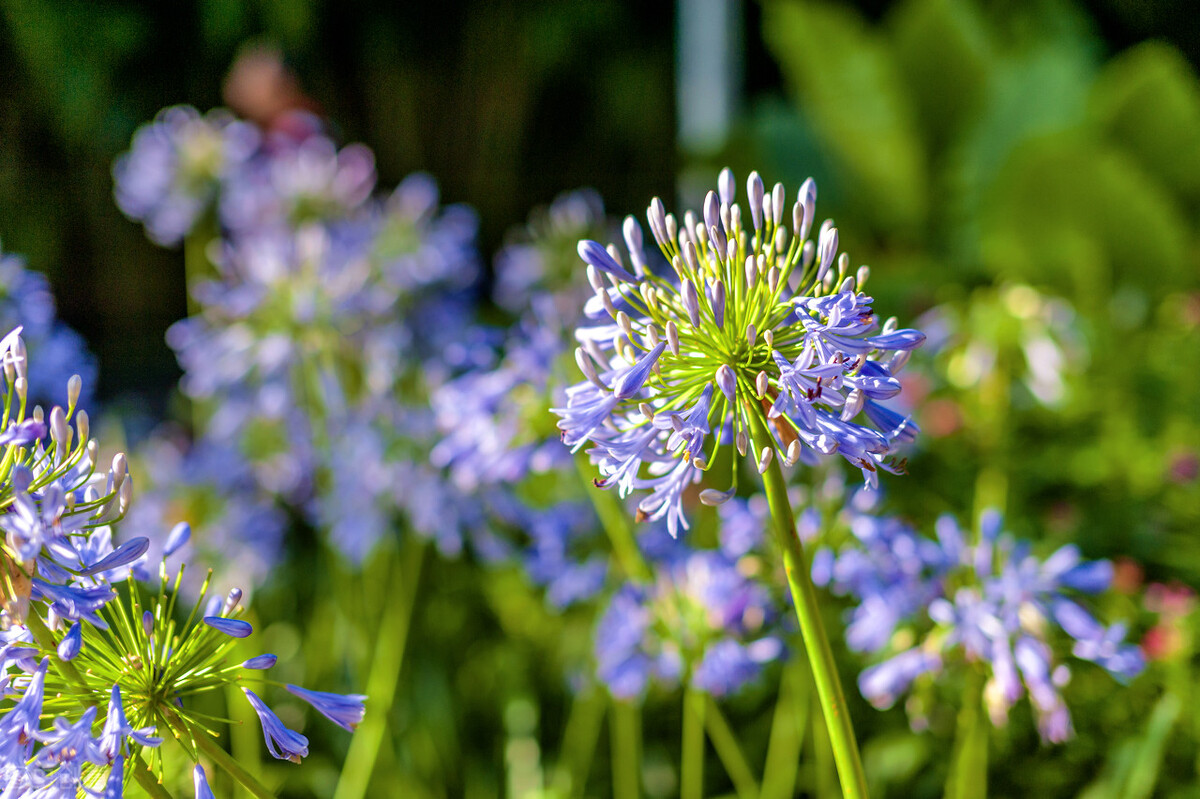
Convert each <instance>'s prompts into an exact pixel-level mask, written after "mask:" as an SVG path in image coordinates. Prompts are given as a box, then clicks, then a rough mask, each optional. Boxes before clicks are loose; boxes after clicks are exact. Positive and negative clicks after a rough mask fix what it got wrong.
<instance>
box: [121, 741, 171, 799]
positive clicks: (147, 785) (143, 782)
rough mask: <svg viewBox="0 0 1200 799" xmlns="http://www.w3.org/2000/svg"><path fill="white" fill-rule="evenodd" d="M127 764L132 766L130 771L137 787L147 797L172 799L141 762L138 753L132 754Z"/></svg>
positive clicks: (144, 763) (144, 762)
mask: <svg viewBox="0 0 1200 799" xmlns="http://www.w3.org/2000/svg"><path fill="white" fill-rule="evenodd" d="M129 762H130V764H131V765H132V768H131V769H130V770H131V771H132V772H133V778H134V779H135V780H137V784H138V785H140V786H142V790H143V791H145V792H146V793H147V795H149V796H152V797H154V799H173V797H172V796H171V792H170V791H168V790H167V788H166V786H164V785H163V784H162V783H161V782H159V781H158V778H157V777H155V776H154V774H153V773H151V771H150V767H149V766H147V765H146V761H144V760H142V755H141V753H140V752H134V753H133V755H132V756H131V757H130V758H129Z"/></svg>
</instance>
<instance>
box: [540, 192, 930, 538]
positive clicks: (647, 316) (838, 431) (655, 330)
mask: <svg viewBox="0 0 1200 799" xmlns="http://www.w3.org/2000/svg"><path fill="white" fill-rule="evenodd" d="M719 187H720V191H719V193H718V192H709V193H708V196H707V197H706V198H705V202H704V209H703V214H702V215H701V216H699V217H698V216H697V215H695V214H694V213H692V212H690V211H689V212H688V213H686V214H685V215H684V218H683V221H682V223H680V222H678V221H677V220H676V218H675V217H674V216H672V215H670V214H667V213H666V210H665V208H664V207H663V204H662V202H661V201H660V200H658V199H655V200H654V201H653V202H652V203H651V205H650V208H649V211H648V214H647V219H648V221H649V223H650V230H651V233H652V235H653V237H654V241H655V242H656V243H657V245H658V248H659V250H660V251H661V253H662V254H663V256H664V257H665V258H666V260H667V262H668V263H669V264H670V265H671V271H670V272H669V273H667V274H665V275H662V274H658V273H657V272H656V271H655V269H654V268H653V267H652V265H651V263H650V260H649V259H648V257H647V255H646V253H645V251H644V249H643V234H642V229H641V226H640V225H639V224H638V223H637V221H636V220H635V219H633V218H632V217H629V218H627V219H626V220H625V225H624V229H623V230H624V238H625V245H626V251H627V256H628V262H627V264H628V265H626V262H625V256H623V255H622V253H621V251H620V250H619V249H618V248H617V247H616V246H613V245H610V246H609V247H608V248H606V247H604V246H603V245H601V244H599V243H597V242H595V241H590V240H586V241H581V242H580V243H579V248H578V249H579V255H580V257H581V258H582V259H583V261H584V262H585V263H586V264H587V272H588V279H589V282H590V283H591V286H592V289H593V290H594V292H595V294H594V296H593V297H592V298H591V299H590V300H588V302H587V304H586V305H585V308H584V311H585V315H586V317H587V322H586V323H585V324H584V325H582V326H580V327H579V329H578V330H577V331H576V338H577V339H578V342H579V347H578V348H577V350H576V353H575V355H576V361H577V363H578V365H579V367H580V369H581V370H582V371H583V373H584V375H585V376H586V378H587V379H586V380H585V381H584V382H582V383H579V384H577V385H575V386H572V387H571V388H570V389H568V391H567V402H566V404H565V405H564V406H562V407H559V408H555V409H554V410H555V412H556V413H557V414H559V415H560V416H561V417H562V419H561V421H560V422H559V427H560V428H561V429H562V435H563V441H564V442H565V443H566V444H568V445H569V446H571V447H572V448H574V449H576V450H577V449H579V448H580V447H583V446H584V445H585V444H587V443H589V442H590V443H591V445H592V447H591V449H590V454H591V458H592V460H593V462H594V463H596V465H597V466H598V468H599V470H600V474H601V476H602V477H601V479H600V480H599V481H598V484H599V485H601V486H602V487H605V488H611V487H614V486H615V487H617V488H618V490H619V491H620V493H621V494H622V495H623V496H624V495H628V494H629V493H631V492H633V491H649V492H650V494H649V496H647V497H645V498H644V499H642V501H641V502H640V503H639V506H638V510H639V516H640V517H641V518H645V519H662V518H665V519H666V520H667V527H668V529H669V530H670V532H671V533H672V535H674V534H677V533H678V530H679V529H680V527H683V528H686V527H687V526H688V523H687V520H686V518H685V514H684V508H683V502H684V495H685V492H686V491H687V490H688V489H689V488H690V487H691V486H693V485H694V484H696V483H698V482H700V480H701V479H702V478H703V477H704V475H705V473H706V472H707V471H709V470H710V469H711V467H712V465H713V464H715V463H717V462H718V461H717V458H716V457H715V454H716V450H717V449H718V448H720V447H722V446H724V445H725V444H726V443H732V444H734V445H735V446H736V448H737V451H738V453H739V454H741V455H747V454H749V455H750V456H751V457H752V458H753V460H754V461H755V463H756V464H757V465H758V468H759V470H760V471H765V470H766V469H767V468H768V467H769V466H770V463H771V461H772V460H773V459H774V458H775V457H779V458H781V459H782V460H783V461H784V462H785V463H788V464H792V463H795V462H796V461H799V460H801V459H803V460H805V461H806V462H815V460H816V459H817V458H818V457H819V456H828V455H833V454H839V455H841V456H842V457H843V458H845V459H846V460H848V461H849V462H850V463H852V464H854V465H855V466H857V467H858V468H860V469H861V470H862V473H863V475H864V477H865V479H866V482H867V484H868V485H871V486H874V485H876V484H877V483H878V472H879V471H880V470H886V471H892V472H899V471H902V470H903V467H904V462H903V460H899V459H897V457H896V452H897V450H898V448H899V447H900V446H901V445H902V444H904V443H905V442H907V441H910V440H912V439H913V438H914V437H915V435H916V433H917V428H916V426H915V425H914V424H913V422H912V420H911V419H909V418H906V417H904V416H902V415H900V414H898V413H896V412H895V411H892V410H890V409H888V408H887V407H886V406H885V405H883V404H882V403H883V401H884V400H887V399H888V398H891V397H894V396H895V395H896V394H898V393H899V392H900V382H899V380H897V379H896V377H895V373H896V372H898V371H899V370H900V369H901V368H902V367H903V366H904V364H905V363H906V361H907V360H908V357H909V355H910V354H911V352H912V350H913V349H914V348H915V347H917V346H918V345H920V343H921V342H922V341H923V340H924V336H923V335H922V334H921V333H919V332H917V331H916V330H902V329H898V328H897V326H896V324H895V322H894V321H891V320H889V321H888V322H885V323H883V324H882V325H881V324H880V322H879V319H878V317H876V315H875V314H874V312H873V311H872V309H871V303H872V299H871V297H869V296H867V295H866V294H864V293H863V291H862V289H863V286H864V284H865V282H866V279H867V275H868V270H867V269H866V268H865V267H861V268H859V269H858V270H857V271H856V272H853V273H852V272H850V261H849V256H847V255H845V254H842V255H841V256H838V254H837V250H838V233H837V228H835V227H833V223H832V222H831V221H826V222H825V223H824V224H823V225H822V226H821V228H820V231H819V234H818V237H817V241H816V242H815V243H814V242H812V241H809V240H808V236H809V233H810V232H811V229H812V222H813V214H814V212H815V203H816V185H815V184H814V183H813V182H812V181H811V180H808V181H806V182H805V183H804V185H803V186H801V188H800V192H799V197H798V199H797V200H796V201H795V203H794V204H793V205H792V209H791V210H792V213H791V216H790V219H789V221H790V223H791V224H790V227H789V226H788V225H785V221H784V211H785V190H784V187H783V185H782V184H776V185H775V187H774V189H773V190H772V191H771V192H770V193H767V192H766V191H765V190H764V187H763V184H762V181H761V179H760V178H759V176H758V174H757V173H752V174H751V176H750V179H749V181H748V182H747V193H748V195H749V196H748V198H747V210H748V213H749V217H750V218H749V219H744V218H743V212H742V209H741V206H739V205H738V204H737V203H736V202H735V189H734V179H733V175H732V174H731V173H730V172H729V171H728V170H724V171H723V172H722V173H721V176H720V180H719ZM733 462H734V464H735V466H734V469H733V475H732V476H731V477H730V481H731V482H733V481H735V480H736V473H737V469H736V459H733ZM735 489H736V484H735V485H734V486H733V487H732V488H730V490H728V491H720V490H717V489H709V490H707V491H704V492H702V493H701V499H702V501H705V502H707V503H709V504H720V503H721V502H722V501H725V500H727V499H728V498H729V497H731V496H733V493H734V490H735Z"/></svg>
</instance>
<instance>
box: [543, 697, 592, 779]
mask: <svg viewBox="0 0 1200 799" xmlns="http://www.w3.org/2000/svg"><path fill="white" fill-rule="evenodd" d="M603 721H604V695H603V694H602V693H601V692H600V691H598V690H593V691H592V692H591V693H589V694H587V695H586V696H576V697H575V699H574V700H573V701H572V703H571V713H570V715H569V716H568V717H567V725H566V729H565V730H564V731H563V738H562V740H563V743H562V752H561V754H560V755H559V759H558V764H557V765H556V766H555V769H554V778H553V780H552V782H551V788H552V793H553V794H554V795H555V796H571V797H577V796H583V789H584V786H585V785H586V784H587V777H588V771H590V770H591V766H592V760H593V758H594V755H595V753H596V742H597V740H598V739H599V737H600V725H601V723H602V722H603Z"/></svg>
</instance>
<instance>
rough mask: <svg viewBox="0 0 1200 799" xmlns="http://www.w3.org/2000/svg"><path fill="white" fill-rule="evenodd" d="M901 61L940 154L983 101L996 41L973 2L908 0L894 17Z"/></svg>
mask: <svg viewBox="0 0 1200 799" xmlns="http://www.w3.org/2000/svg"><path fill="white" fill-rule="evenodd" d="M889 27H890V28H891V30H892V42H893V49H894V51H895V55H896V63H897V65H898V67H899V69H900V71H901V73H902V74H903V76H904V79H905V84H906V86H907V87H908V89H909V92H910V94H911V96H912V99H913V103H914V106H915V108H916V111H917V119H918V124H919V125H920V127H921V129H922V130H923V131H924V132H925V134H926V136H927V137H928V138H929V145H930V151H931V154H935V153H936V151H937V150H939V149H940V148H941V147H942V146H944V144H945V143H946V142H947V141H948V140H949V139H951V137H953V136H954V134H955V133H957V132H958V131H959V130H961V129H962V127H963V125H964V124H966V123H967V122H968V121H969V120H971V119H973V118H974V117H975V115H976V114H977V113H978V112H979V110H980V109H981V108H982V107H983V103H984V100H985V92H986V89H987V70H988V67H989V65H990V62H991V60H992V58H993V54H992V52H991V50H992V45H991V42H990V41H989V38H988V32H987V31H986V29H985V26H984V24H983V20H981V19H980V17H979V15H978V13H977V12H976V9H975V6H974V4H973V3H970V2H954V1H952V0H905V1H904V2H902V3H900V4H899V5H897V6H896V8H895V9H894V10H893V11H892V14H891V17H890V18H889Z"/></svg>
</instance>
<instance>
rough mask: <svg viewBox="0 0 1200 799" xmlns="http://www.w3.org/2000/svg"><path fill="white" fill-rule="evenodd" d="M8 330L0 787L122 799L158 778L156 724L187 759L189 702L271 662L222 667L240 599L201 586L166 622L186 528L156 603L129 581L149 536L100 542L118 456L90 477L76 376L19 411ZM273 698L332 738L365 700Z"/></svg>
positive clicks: (119, 488)
mask: <svg viewBox="0 0 1200 799" xmlns="http://www.w3.org/2000/svg"><path fill="white" fill-rule="evenodd" d="M19 333H20V328H18V329H16V330H13V331H12V332H11V333H9V334H8V335H7V336H5V337H4V338H3V340H0V363H2V365H3V372H4V379H5V382H6V385H7V391H6V392H5V395H4V410H3V417H2V422H0V447H3V452H4V456H3V458H2V459H0V509H2V510H3V513H2V514H0V530H3V532H4V540H3V547H2V548H0V600H2V601H3V602H2V607H0V688H3V690H4V693H5V696H6V700H7V701H6V702H5V704H4V707H3V708H2V709H0V785H3V786H4V795H5V796H31V797H32V796H63V797H66V796H70V797H74V796H77V795H81V793H82V792H86V793H88V794H89V795H97V796H98V795H104V796H106V797H120V796H121V795H123V791H124V788H125V786H126V785H127V783H128V782H129V781H130V779H137V780H138V781H139V782H141V781H144V780H157V781H161V778H162V768H161V765H160V766H159V768H158V769H157V776H156V775H155V773H154V771H155V769H154V768H153V764H154V763H155V762H159V763H161V760H160V759H157V758H158V755H157V751H156V750H157V747H159V745H160V744H161V743H162V740H163V737H162V735H161V733H163V732H166V731H168V730H169V731H170V732H171V733H172V734H173V736H174V737H175V738H176V739H178V740H179V741H180V742H181V744H182V745H183V746H184V748H185V750H187V752H188V753H189V755H190V756H192V757H193V759H196V758H197V757H198V756H199V755H198V752H201V751H205V748H206V747H210V748H211V747H213V746H214V744H212V743H211V741H210V728H209V722H210V721H211V716H209V715H207V714H206V713H203V712H200V711H199V710H197V709H195V707H194V702H195V697H196V696H198V695H202V694H205V693H208V692H212V691H217V690H221V689H223V688H224V687H225V686H228V685H232V684H241V683H243V682H245V681H246V680H247V679H248V675H249V676H250V677H253V678H254V679H257V677H255V676H254V675H258V674H259V673H260V672H261V671H262V670H263V669H266V668H269V667H270V666H271V665H273V664H274V662H275V657H274V656H273V655H260V656H258V657H254V658H251V659H250V660H248V661H245V662H239V663H236V664H235V663H230V662H229V661H230V657H229V656H230V654H231V650H232V649H233V647H234V646H235V644H236V643H237V642H238V641H239V640H241V639H243V638H246V637H247V636H248V635H250V633H251V632H252V628H251V625H250V624H249V623H247V622H245V621H243V620H241V619H240V618H238V617H239V616H240V614H241V605H240V602H241V596H242V592H241V591H240V590H237V589H235V590H233V591H231V592H230V593H229V595H228V596H227V597H224V598H221V597H213V598H211V599H208V598H207V594H208V585H209V581H208V580H206V581H205V583H204V585H203V587H202V588H201V589H200V592H199V598H198V599H197V601H196V603H195V604H194V606H193V607H192V609H191V611H190V613H188V614H187V615H186V618H184V617H183V616H181V615H177V614H176V598H177V596H178V593H179V592H178V589H179V585H180V581H181V579H182V575H183V567H180V569H179V571H178V572H177V573H176V577H175V579H174V583H173V588H172V589H171V590H168V586H169V581H168V572H167V569H166V562H165V558H166V557H168V556H170V555H171V554H173V553H174V552H175V551H177V550H179V549H180V548H181V547H183V546H184V545H185V544H186V542H187V538H188V536H189V532H190V531H189V528H188V526H187V525H186V524H184V525H179V526H178V527H177V528H176V529H175V531H173V533H172V534H171V536H170V537H169V538H168V539H167V542H166V544H165V547H164V549H163V560H161V561H160V567H159V570H158V575H159V588H158V591H157V594H156V595H155V596H152V598H150V599H149V600H146V599H144V596H145V595H144V593H143V590H142V589H141V588H140V587H139V586H137V585H136V584H132V583H130V582H129V577H130V575H131V574H133V573H135V572H136V571H137V569H138V567H139V564H140V563H141V562H142V560H143V559H144V557H145V556H146V553H147V551H148V549H149V546H150V542H149V540H148V539H147V538H145V537H132V538H129V539H128V540H125V541H124V542H123V543H120V544H119V545H117V546H114V542H113V529H112V526H111V525H112V524H113V523H114V522H116V521H118V520H119V519H120V518H121V517H122V516H123V515H124V514H125V513H126V512H127V510H128V508H129V505H130V501H131V497H132V488H133V479H132V477H130V476H129V473H128V470H127V466H126V463H127V462H126V458H125V456H124V455H123V454H118V455H117V456H116V457H115V458H114V459H113V461H112V468H111V469H109V470H107V471H105V470H102V469H98V468H97V457H98V450H99V445H98V444H97V442H96V441H95V440H94V439H90V438H89V433H90V426H89V420H88V416H87V413H86V412H85V411H83V410H79V409H77V403H78V399H79V396H80V393H81V389H82V386H81V380H80V378H79V377H78V376H74V377H72V378H71V379H70V380H69V381H68V383H67V404H66V407H65V409H64V408H63V407H60V406H55V407H54V408H52V409H51V411H50V413H49V414H48V415H47V414H45V413H44V412H43V411H42V409H41V407H40V406H39V407H36V408H33V409H30V408H28V407H27V399H28V386H29V379H28V371H27V359H26V349H25V345H24V343H23V342H22V340H21V339H20V337H19ZM72 424H73V425H74V426H73V427H72ZM122 583H125V585H124V586H122V585H121V584H122ZM118 586H121V588H120V590H118ZM143 608H144V609H143ZM181 619H183V620H182V621H181ZM287 689H288V690H289V691H291V692H292V693H293V694H295V695H296V696H298V697H300V698H301V699H303V700H304V701H306V702H308V703H309V704H311V705H313V706H314V707H315V708H316V709H317V710H318V711H320V712H321V713H323V714H324V715H325V716H327V717H328V718H330V719H331V720H333V721H334V723H336V724H339V725H340V726H343V727H345V728H346V729H353V727H354V725H355V724H357V723H358V721H360V720H361V718H362V715H363V702H364V699H365V698H364V697H361V696H357V695H354V696H340V695H334V694H325V693H321V692H314V691H307V690H305V689H302V688H298V687H296V686H287ZM243 690H245V693H246V696H247V698H248V699H249V701H250V703H251V705H252V706H253V707H254V708H255V710H256V711H257V712H258V715H259V717H260V719H261V720H262V723H263V730H264V735H265V738H266V742H267V746H268V749H269V750H270V751H271V753H272V754H273V755H274V756H276V757H279V758H286V759H290V760H296V761H298V760H299V758H300V757H302V756H304V755H305V754H307V742H306V741H305V739H304V737H303V736H302V735H299V734H298V733H295V732H292V731H290V730H287V729H286V728H285V727H284V726H283V724H282V723H281V722H280V721H279V719H278V717H277V716H275V714H274V713H273V712H272V711H271V710H270V709H269V708H268V707H267V706H266V705H264V704H263V703H262V701H261V700H259V698H258V697H257V695H255V694H254V693H253V692H252V691H251V690H250V689H249V688H244V689H243ZM44 719H47V720H49V722H50V723H49V725H48V726H47V725H46V724H44V721H43V720H44ZM101 719H103V720H101ZM97 727H99V732H98V733H97ZM147 753H149V754H150V761H151V762H150V763H149V764H148V763H147V762H146V760H145V759H144V755H146V754H147ZM197 779H198V782H199V781H200V780H202V779H203V777H199V778H197Z"/></svg>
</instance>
